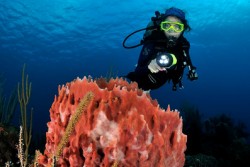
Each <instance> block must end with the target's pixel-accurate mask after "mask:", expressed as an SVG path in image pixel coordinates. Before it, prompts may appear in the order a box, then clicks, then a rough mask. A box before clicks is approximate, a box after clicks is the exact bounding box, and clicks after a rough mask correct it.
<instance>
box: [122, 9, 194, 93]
mask: <svg viewBox="0 0 250 167" xmlns="http://www.w3.org/2000/svg"><path fill="white" fill-rule="evenodd" d="M155 15H156V16H155V17H152V18H151V22H150V23H149V24H148V26H147V28H144V29H140V30H137V31H135V32H133V33H131V34H130V35H128V36H127V37H126V38H125V39H124V41H123V47H125V48H128V49H129V48H135V47H138V46H140V45H143V47H142V50H141V53H140V57H139V60H138V64H137V66H136V68H135V70H134V71H133V72H130V73H128V74H127V75H126V76H125V77H126V78H128V79H129V80H130V81H135V82H137V83H138V86H139V88H141V89H143V90H145V91H147V90H152V89H157V88H159V87H161V86H162V85H164V84H165V83H166V82H170V81H172V83H173V87H172V90H174V91H176V90H177V86H178V87H179V88H180V89H182V88H184V87H183V85H182V77H183V73H184V69H185V67H188V69H189V72H188V75H187V76H188V79H190V80H191V81H193V80H197V79H198V74H197V73H196V68H195V67H194V66H193V64H192V62H191V59H190V55H189V48H190V43H189V42H188V40H187V39H186V38H185V37H184V36H183V34H184V32H185V31H190V30H191V28H190V26H189V25H188V23H187V20H186V18H185V13H184V12H183V11H182V10H180V9H178V8H175V7H171V8H169V9H167V10H166V11H165V13H163V14H161V13H160V12H158V11H156V12H155ZM144 30H146V32H145V33H144V36H143V39H142V40H141V42H140V44H138V45H135V46H126V45H125V42H126V40H127V39H128V38H129V37H130V36H131V35H133V34H135V33H137V32H139V31H144Z"/></svg>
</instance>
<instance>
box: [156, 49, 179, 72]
mask: <svg viewBox="0 0 250 167" xmlns="http://www.w3.org/2000/svg"><path fill="white" fill-rule="evenodd" d="M156 63H157V64H158V66H160V67H163V68H171V67H172V66H174V65H175V64H176V63H177V59H176V57H175V55H174V54H172V53H167V52H158V53H157V56H156Z"/></svg>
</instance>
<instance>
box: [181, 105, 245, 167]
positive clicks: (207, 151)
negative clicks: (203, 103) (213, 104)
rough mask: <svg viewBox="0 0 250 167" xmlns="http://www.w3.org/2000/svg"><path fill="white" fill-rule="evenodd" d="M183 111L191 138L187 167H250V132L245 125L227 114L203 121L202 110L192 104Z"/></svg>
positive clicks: (187, 131)
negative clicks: (249, 139)
mask: <svg viewBox="0 0 250 167" xmlns="http://www.w3.org/2000/svg"><path fill="white" fill-rule="evenodd" d="M180 111H181V115H182V116H183V127H184V129H183V132H184V133H185V134H187V136H188V141H187V151H186V152H185V153H186V161H185V167H186V166H187V167H189V166H207V167H210V166H211V167H216V166H219V167H235V166H249V164H250V159H249V157H250V144H249V143H248V142H247V139H248V138H249V132H247V128H246V126H245V125H244V123H242V122H239V123H238V124H235V123H234V121H233V119H232V118H230V117H229V116H227V115H225V114H221V115H218V116H214V117H210V118H208V119H207V120H206V121H202V119H201V115H200V112H199V110H198V109H197V108H195V107H193V106H191V105H190V104H185V105H183V107H182V108H181V110H180Z"/></svg>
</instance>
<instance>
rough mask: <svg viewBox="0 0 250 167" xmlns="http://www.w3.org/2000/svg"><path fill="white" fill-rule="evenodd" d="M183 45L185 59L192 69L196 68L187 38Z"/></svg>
mask: <svg viewBox="0 0 250 167" xmlns="http://www.w3.org/2000/svg"><path fill="white" fill-rule="evenodd" d="M182 47H183V52H184V53H183V54H184V56H185V60H186V62H187V65H188V66H190V68H191V69H193V68H195V67H194V66H193V64H192V61H191V58H190V54H189V49H190V43H189V42H188V41H187V40H185V42H184V43H183V45H182Z"/></svg>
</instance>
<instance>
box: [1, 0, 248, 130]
mask: <svg viewBox="0 0 250 167" xmlns="http://www.w3.org/2000/svg"><path fill="white" fill-rule="evenodd" d="M172 6H175V7H178V8H181V9H183V10H184V11H186V17H187V19H188V20H189V23H190V25H191V27H192V31H191V32H189V33H186V34H185V36H186V37H187V38H188V40H189V41H190V43H191V49H190V54H191V57H192V60H193V64H194V65H195V66H196V67H197V71H198V73H199V80H198V81H194V82H190V81H189V80H187V79H186V77H184V79H183V82H184V86H185V89H184V90H181V91H177V92H173V91H172V90H171V85H165V86H163V87H162V88H160V89H158V90H155V91H152V92H151V95H152V97H153V98H154V99H157V100H158V102H159V104H160V105H161V107H162V108H166V107H167V105H168V104H170V106H171V108H172V109H178V108H180V106H181V105H182V104H183V103H184V102H189V103H190V104H192V105H194V106H196V107H197V108H198V109H199V111H200V112H201V113H202V115H203V117H204V119H206V118H207V117H210V116H214V115H218V114H220V113H225V114H228V115H229V116H232V117H233V118H234V119H235V120H242V121H244V122H245V123H246V124H247V125H248V127H250V123H249V122H250V121H249V118H250V107H249V104H250V52H249V47H250V39H249V28H250V15H249V11H250V3H249V0H219V1H218V0H216V1H215V0H210V1H204V0H192V1H187V0H186V1H185V0H157V1H156V0H147V1H145V0H126V1H121V0H97V1H93V0H63V1H62V0H53V1H51V0H42V1H37V0H36V1H35V0H11V1H9V0H0V72H2V73H3V74H4V77H5V79H6V80H5V94H6V95H8V94H9V92H11V90H12V89H14V88H15V87H16V85H17V82H20V81H21V71H22V67H23V65H24V63H25V64H26V73H27V74H28V75H29V81H31V82H32V95H31V101H30V105H29V108H30V107H33V108H34V128H33V129H34V131H37V132H43V131H44V132H45V131H46V130H47V125H46V123H47V122H48V121H49V109H50V106H51V104H52V102H53V100H54V96H55V95H56V94H57V90H58V85H62V84H65V83H66V82H70V81H72V80H73V79H75V78H76V77H81V78H82V77H83V76H88V75H91V76H92V77H100V76H107V74H108V72H109V71H111V70H112V71H113V73H114V74H115V75H124V74H126V73H128V72H129V71H131V70H133V69H134V66H135V64H136V63H137V59H138V56H139V52H140V49H141V47H139V48H136V49H131V50H127V49H124V48H123V47H122V42H123V39H124V38H125V37H126V35H128V34H129V33H131V32H133V31H135V30H137V29H140V28H144V27H145V26H146V25H147V23H148V22H149V20H150V18H151V17H152V16H153V15H154V12H155V11H156V10H159V11H160V12H164V10H165V9H166V8H169V7H172ZM141 37H142V33H139V34H136V35H134V36H133V37H132V38H130V39H129V41H128V44H137V43H138V42H139V41H140V40H141ZM186 73H187V72H186ZM17 117H18V116H17ZM16 119H17V120H18V118H16Z"/></svg>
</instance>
